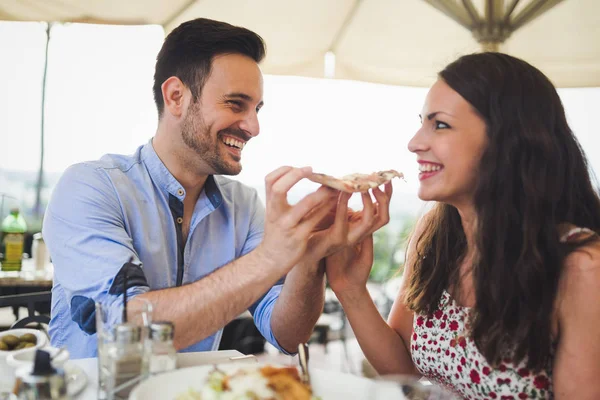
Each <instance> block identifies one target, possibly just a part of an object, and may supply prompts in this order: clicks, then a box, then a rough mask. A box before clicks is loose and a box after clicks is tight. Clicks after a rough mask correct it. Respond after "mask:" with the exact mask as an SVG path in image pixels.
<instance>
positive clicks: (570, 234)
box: [560, 226, 596, 243]
mask: <svg viewBox="0 0 600 400" xmlns="http://www.w3.org/2000/svg"><path fill="white" fill-rule="evenodd" d="M582 233H587V234H588V235H595V234H596V232H594V231H593V230H591V229H589V228H580V227H578V226H576V227H574V228H571V229H569V230H568V231H567V232H566V233H565V234H564V235H562V236H561V237H560V242H561V243H566V242H568V241H570V240H571V239H573V238H574V237H575V236H577V235H580V234H582Z"/></svg>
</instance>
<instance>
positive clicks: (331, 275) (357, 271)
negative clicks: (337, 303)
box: [325, 234, 373, 295]
mask: <svg viewBox="0 0 600 400" xmlns="http://www.w3.org/2000/svg"><path fill="white" fill-rule="evenodd" d="M372 265H373V234H370V235H368V236H367V237H366V238H364V239H363V240H362V241H361V242H359V243H357V244H355V245H351V246H348V247H345V248H344V249H342V250H340V251H338V252H337V253H334V254H332V255H330V256H329V257H327V258H326V259H325V272H326V275H327V280H328V281H329V286H331V289H332V290H333V291H334V292H335V293H336V295H342V294H345V293H350V292H357V291H361V290H364V289H365V288H366V286H367V279H368V278H369V273H370V272H371V266H372Z"/></svg>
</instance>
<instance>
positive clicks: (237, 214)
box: [43, 141, 281, 358]
mask: <svg viewBox="0 0 600 400" xmlns="http://www.w3.org/2000/svg"><path fill="white" fill-rule="evenodd" d="M185 195H186V194H185V189H184V188H183V186H181V184H179V182H178V181H177V180H176V179H175V178H174V177H173V175H171V173H170V172H169V170H168V169H167V168H166V167H165V165H164V164H163V163H162V161H161V160H160V159H159V157H158V156H157V154H156V152H155V151H154V149H153V147H152V142H151V141H150V142H149V143H147V144H146V145H144V146H141V147H140V148H139V149H138V150H137V151H136V153H135V154H134V155H133V156H122V155H106V156H104V157H102V158H101V159H100V160H98V161H94V162H86V163H81V164H76V165H73V166H71V167H69V168H68V169H67V170H66V171H65V173H64V174H63V176H62V177H61V179H60V181H59V182H58V184H57V185H56V187H55V189H54V192H53V194H52V198H51V200H50V203H49V205H48V208H47V210H46V215H45V218H44V225H43V237H44V240H45V241H46V243H47V245H48V248H49V250H50V254H51V256H52V262H53V264H54V286H53V288H52V320H51V322H50V327H49V333H50V338H51V342H52V345H53V346H57V347H63V346H66V347H67V348H68V350H69V352H70V353H71V357H72V358H83V357H93V356H95V355H96V354H97V344H96V334H95V333H96V325H95V308H94V303H95V302H100V303H101V304H102V306H103V308H106V309H108V310H109V320H110V321H111V322H113V323H114V322H120V318H121V315H122V304H123V290H124V289H123V280H124V279H123V278H124V275H125V274H127V276H128V283H129V284H128V289H127V295H128V297H130V298H131V297H133V296H136V295H138V294H141V293H145V292H147V291H149V290H158V289H164V288H169V287H174V286H180V285H185V284H186V283H191V282H194V281H197V280H199V279H201V278H202V277H204V276H206V275H208V274H210V273H211V272H213V271H214V270H216V269H218V268H219V267H222V266H223V265H225V264H228V263H229V262H231V261H233V260H235V259H236V258H238V257H241V256H243V255H244V254H246V253H248V252H250V251H252V250H253V249H254V248H255V247H256V246H257V245H258V244H259V243H260V241H261V240H262V236H263V223H264V207H263V205H262V203H261V201H260V200H259V198H258V195H257V193H256V191H255V190H254V189H251V188H249V187H247V186H245V185H243V184H241V183H239V182H237V181H234V180H230V179H227V178H225V177H222V176H209V177H208V179H207V181H206V184H205V187H204V190H203V191H202V193H201V195H200V197H199V199H198V201H197V202H196V206H195V208H194V213H193V215H192V219H191V222H190V228H189V234H188V237H187V240H186V241H185V246H183V242H184V241H183V240H182V237H181V235H182V233H181V219H180V218H182V217H183V199H184V198H185ZM280 291H281V285H276V286H274V287H273V288H271V290H270V291H269V292H268V293H266V294H265V295H264V296H263V297H262V298H261V299H260V300H259V301H257V302H256V303H255V304H254V305H252V306H251V307H250V312H251V313H252V314H253V317H254V320H255V323H256V326H257V327H258V329H259V330H260V332H261V333H262V334H263V335H264V336H265V338H267V340H268V341H269V342H270V343H272V344H274V345H275V346H276V347H278V348H279V345H278V344H277V341H276V340H275V337H274V336H273V333H272V331H271V312H272V310H273V306H274V304H275V301H276V299H277V297H278V296H279V293H280ZM198 307H202V305H201V304H198ZM175 329H177V327H175ZM221 333H222V330H220V331H218V332H217V333H215V334H214V335H212V336H210V337H208V338H206V339H204V340H202V341H200V342H198V343H196V344H194V345H192V346H190V347H188V348H187V349H185V350H184V351H207V350H217V349H218V346H219V342H220V338H221Z"/></svg>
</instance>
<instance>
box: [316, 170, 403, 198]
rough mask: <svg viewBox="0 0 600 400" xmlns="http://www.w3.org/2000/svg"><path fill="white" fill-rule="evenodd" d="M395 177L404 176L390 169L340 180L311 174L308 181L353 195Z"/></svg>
mask: <svg viewBox="0 0 600 400" xmlns="http://www.w3.org/2000/svg"><path fill="white" fill-rule="evenodd" d="M395 177H398V178H404V175H402V174H401V173H399V172H397V171H394V170H393V169H391V170H389V171H379V172H373V173H372V174H351V175H346V176H344V177H342V178H341V179H340V178H335V177H333V176H329V175H325V174H319V173H313V174H311V175H310V176H309V177H308V179H310V180H311V181H313V182H317V183H320V184H322V185H326V186H329V187H332V188H334V189H336V190H341V191H343V192H349V193H353V192H366V191H367V190H369V189H372V188H375V187H378V186H381V185H383V184H385V183H387V182H389V181H391V180H392V179H393V178H395Z"/></svg>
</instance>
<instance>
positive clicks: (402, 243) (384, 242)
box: [369, 217, 416, 283]
mask: <svg viewBox="0 0 600 400" xmlns="http://www.w3.org/2000/svg"><path fill="white" fill-rule="evenodd" d="M415 222H416V221H415V220H414V218H408V217H405V218H402V220H401V221H400V229H399V230H398V229H394V228H393V227H392V225H390V224H388V225H386V226H384V227H383V228H381V229H379V230H378V231H377V232H375V234H374V235H373V246H374V255H373V268H372V269H371V273H370V275H369V280H370V281H371V282H377V283H383V282H386V281H387V280H389V279H390V278H391V277H392V276H394V275H395V274H396V273H397V272H398V271H399V270H400V269H401V267H402V266H403V265H404V251H405V250H406V245H407V243H408V239H409V237H410V233H411V232H412V229H413V227H414V224H415Z"/></svg>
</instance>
